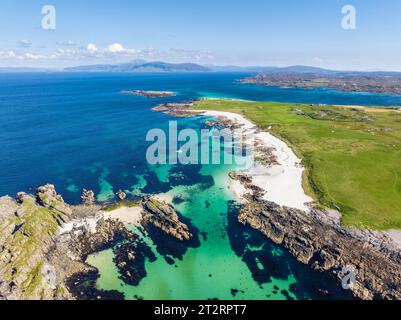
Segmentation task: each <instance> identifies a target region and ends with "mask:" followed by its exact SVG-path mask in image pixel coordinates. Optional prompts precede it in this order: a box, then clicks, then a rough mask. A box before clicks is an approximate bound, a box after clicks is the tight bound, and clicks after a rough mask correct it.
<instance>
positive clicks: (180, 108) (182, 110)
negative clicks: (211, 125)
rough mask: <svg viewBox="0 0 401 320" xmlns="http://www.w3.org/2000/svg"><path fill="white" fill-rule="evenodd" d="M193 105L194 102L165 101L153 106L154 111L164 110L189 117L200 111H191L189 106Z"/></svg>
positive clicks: (169, 113)
mask: <svg viewBox="0 0 401 320" xmlns="http://www.w3.org/2000/svg"><path fill="white" fill-rule="evenodd" d="M192 106H193V102H188V103H163V104H161V105H158V106H156V107H154V108H152V110H153V111H163V112H164V113H165V114H168V115H172V116H175V117H179V118H188V117H195V116H198V115H199V113H196V112H193V111H190V110H189V108H190V107H192Z"/></svg>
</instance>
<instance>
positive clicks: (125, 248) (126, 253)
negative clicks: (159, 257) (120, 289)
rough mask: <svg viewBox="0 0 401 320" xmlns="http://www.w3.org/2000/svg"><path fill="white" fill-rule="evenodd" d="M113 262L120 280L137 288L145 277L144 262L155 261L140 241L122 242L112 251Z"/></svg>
mask: <svg viewBox="0 0 401 320" xmlns="http://www.w3.org/2000/svg"><path fill="white" fill-rule="evenodd" d="M113 251H114V253H115V258H114V262H115V264H116V266H117V268H118V269H119V271H120V278H121V279H122V280H123V281H124V282H125V283H127V284H130V285H134V286H137V285H138V284H139V283H140V281H141V280H142V279H143V278H144V277H146V274H147V273H146V269H145V262H146V259H148V260H149V261H150V262H153V261H155V260H156V256H155V255H154V253H153V252H152V250H151V249H150V248H149V247H148V246H147V245H146V244H145V243H144V242H142V241H139V240H137V241H134V242H123V243H120V244H118V245H117V246H115V247H114V249H113Z"/></svg>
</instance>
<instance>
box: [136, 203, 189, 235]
mask: <svg viewBox="0 0 401 320" xmlns="http://www.w3.org/2000/svg"><path fill="white" fill-rule="evenodd" d="M141 205H142V208H143V213H142V222H141V223H142V225H144V226H145V227H146V226H147V225H149V224H151V225H153V226H154V227H156V228H158V229H160V230H162V231H163V232H165V233H166V234H168V235H170V236H173V237H174V238H176V239H177V240H180V241H183V240H190V239H192V237H193V234H192V233H191V232H190V231H189V228H188V226H187V225H186V224H184V223H182V222H181V221H180V219H179V217H178V215H177V213H176V212H175V210H174V209H173V207H171V206H170V205H169V204H167V203H166V202H163V201H159V200H156V199H152V198H145V199H144V200H143V201H142V203H141Z"/></svg>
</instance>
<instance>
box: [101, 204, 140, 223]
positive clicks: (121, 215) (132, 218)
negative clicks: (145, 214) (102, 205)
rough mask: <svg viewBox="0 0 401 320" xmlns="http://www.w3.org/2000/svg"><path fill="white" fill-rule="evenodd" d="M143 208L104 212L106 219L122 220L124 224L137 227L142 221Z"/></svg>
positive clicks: (125, 208) (124, 208) (123, 208)
mask: <svg viewBox="0 0 401 320" xmlns="http://www.w3.org/2000/svg"><path fill="white" fill-rule="evenodd" d="M141 212H142V208H141V207H140V206H137V207H121V208H118V209H116V210H112V211H104V212H103V216H104V217H105V219H107V218H112V219H117V220H120V221H121V222H123V223H127V224H133V225H137V224H139V223H140V222H141V219H142V213H141Z"/></svg>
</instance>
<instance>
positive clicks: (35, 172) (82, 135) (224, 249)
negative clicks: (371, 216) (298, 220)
mask: <svg viewBox="0 0 401 320" xmlns="http://www.w3.org/2000/svg"><path fill="white" fill-rule="evenodd" d="M249 75H250V74H233V73H230V74H216V73H210V74H209V73H205V74H203V73H202V74H135V75H133V74H80V73H71V74H68V73H53V74H51V73H50V74H45V73H43V74H34V73H30V74H0V174H1V179H0V195H6V194H9V195H14V194H16V193H17V192H18V191H28V192H29V191H33V190H34V189H35V187H36V186H38V185H41V184H44V183H48V182H49V183H53V184H55V185H56V188H57V190H58V192H59V193H61V194H62V195H63V197H64V199H65V200H66V201H68V202H70V203H78V202H79V200H80V192H81V190H82V189H83V188H86V189H93V190H94V191H95V192H96V194H97V200H98V201H99V202H110V201H114V200H115V196H114V194H115V192H116V191H117V190H118V189H124V190H125V191H126V192H127V193H128V195H129V197H137V196H141V195H149V194H161V193H163V194H165V196H166V197H168V198H170V199H175V201H174V206H175V209H176V210H177V211H178V212H179V213H180V214H182V215H183V216H185V217H186V218H189V219H190V221H191V223H192V225H193V226H194V227H195V228H197V229H198V231H199V234H200V235H201V236H200V243H201V245H200V246H199V247H197V248H190V249H188V250H187V251H186V253H185V254H184V256H183V257H182V259H179V258H176V259H174V263H171V261H170V263H168V261H167V259H165V257H163V255H162V254H161V253H159V252H158V251H160V250H158V248H157V246H156V245H155V243H153V241H152V239H151V238H150V237H149V236H148V235H147V234H146V233H142V237H143V241H144V242H145V243H146V244H148V246H149V247H150V248H151V249H152V251H153V252H154V254H155V255H156V258H157V259H156V260H155V261H152V262H151V261H147V262H146V271H147V276H146V277H145V278H144V279H143V280H142V281H141V282H140V283H139V285H138V286H132V285H128V284H126V283H124V282H123V281H122V280H121V279H120V277H119V273H118V271H117V268H116V266H115V265H114V263H113V251H112V250H106V251H103V252H100V253H97V254H95V255H92V256H90V257H89V262H90V263H91V264H93V265H95V266H96V267H98V269H99V271H100V278H99V279H98V281H97V286H98V288H99V289H105V290H109V289H110V290H118V291H120V292H122V293H124V295H125V297H126V298H127V299H138V298H144V299H214V298H217V299H330V298H346V297H348V295H347V293H346V292H343V291H342V290H340V289H339V288H338V287H337V286H336V285H334V283H333V282H332V281H331V280H330V279H326V278H325V277H324V276H323V275H321V274H317V273H315V272H312V271H310V270H309V269H308V268H307V267H305V266H303V265H301V264H299V263H297V262H296V261H295V259H293V258H292V257H291V256H290V255H289V254H287V253H286V251H285V250H283V249H282V248H280V247H279V246H276V245H274V244H273V243H271V242H269V241H267V240H266V239H265V238H263V237H262V236H260V235H259V234H258V233H257V232H255V231H253V230H250V229H249V228H247V227H244V226H241V225H239V223H237V221H236V208H235V202H234V201H233V200H234V199H233V195H232V194H231V192H230V190H229V188H228V177H227V174H228V172H229V171H231V170H233V169H234V166H232V165H207V166H206V165H205V166H201V165H186V166H185V165H163V166H151V165H149V164H148V163H147V162H146V158H145V154H146V149H147V147H148V145H149V143H148V142H146V141H145V137H146V133H147V132H148V130H150V129H153V128H160V129H164V130H166V129H167V126H168V121H170V120H177V119H175V118H172V117H170V116H167V115H164V114H163V113H158V112H153V111H151V108H152V107H153V106H155V105H157V104H160V103H162V102H173V101H177V102H179V101H183V100H189V99H194V98H201V97H224V98H237V99H248V100H260V101H280V102H302V103H331V104H347V105H350V104H355V105H401V96H397V95H378V94H368V93H358V94H356V93H344V92H336V91H333V90H327V89H319V90H301V89H280V88H270V87H269V88H267V87H261V86H253V85H244V84H240V83H238V79H240V78H242V77H244V76H249ZM128 89H143V90H167V91H175V92H177V93H178V95H177V96H176V97H169V98H162V99H147V98H144V97H138V96H133V95H123V94H121V93H120V91H121V90H128ZM204 120H205V119H204V118H202V117H199V118H191V119H188V118H186V119H178V125H179V128H188V127H190V128H194V129H195V130H200V129H201V128H204V127H205V125H204ZM177 199H179V201H178V200H177Z"/></svg>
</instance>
